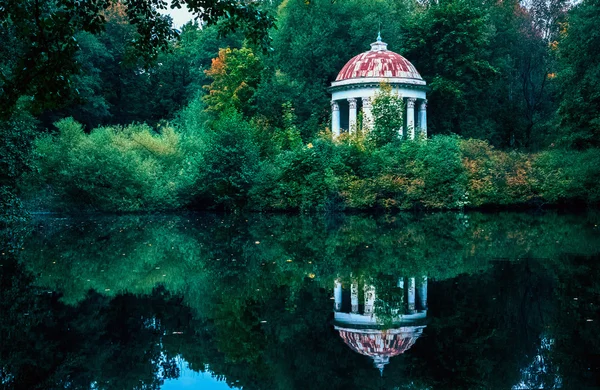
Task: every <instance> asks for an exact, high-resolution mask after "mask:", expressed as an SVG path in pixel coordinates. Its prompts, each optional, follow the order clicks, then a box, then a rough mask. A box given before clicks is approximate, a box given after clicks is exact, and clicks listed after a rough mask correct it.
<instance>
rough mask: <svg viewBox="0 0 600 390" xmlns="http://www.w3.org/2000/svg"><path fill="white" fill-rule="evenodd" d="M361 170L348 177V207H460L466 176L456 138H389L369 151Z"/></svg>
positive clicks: (462, 202) (345, 192)
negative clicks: (422, 139) (425, 139)
mask: <svg viewBox="0 0 600 390" xmlns="http://www.w3.org/2000/svg"><path fill="white" fill-rule="evenodd" d="M366 160H367V161H366V163H365V164H364V166H363V167H362V169H361V170H360V171H359V175H358V176H355V177H352V178H351V179H350V180H349V181H347V182H346V184H347V185H346V186H345V189H344V199H345V200H346V202H347V205H348V207H351V208H354V207H356V208H367V207H372V206H374V205H376V206H378V207H382V208H385V209H394V208H397V209H410V208H413V207H424V208H442V209H447V208H460V207H463V206H464V205H465V201H466V192H465V184H466V178H465V175H464V168H463V166H462V163H461V156H460V149H459V138H458V137H451V136H436V137H433V138H432V139H430V140H427V141H419V140H417V141H403V142H394V143H389V144H387V145H385V146H383V147H381V148H379V149H375V150H374V151H372V153H371V155H370V156H369V157H368V158H367V159H366Z"/></svg>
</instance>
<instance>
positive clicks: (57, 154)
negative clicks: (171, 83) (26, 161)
mask: <svg viewBox="0 0 600 390" xmlns="http://www.w3.org/2000/svg"><path fill="white" fill-rule="evenodd" d="M56 127H57V128H58V129H59V133H58V134H57V135H55V136H46V137H44V138H41V139H40V140H38V141H37V143H36V153H38V155H39V159H38V160H37V162H36V163H37V167H36V168H37V170H38V172H39V173H38V175H37V177H36V180H39V182H40V183H39V184H40V185H41V186H43V189H44V190H46V191H49V192H50V196H51V198H52V199H53V200H54V201H55V202H56V204H57V205H58V206H59V207H62V208H66V209H72V210H73V209H78V210H81V209H82V208H83V209H89V210H103V211H142V210H145V211H146V210H163V209H174V208H179V207H182V206H183V205H185V204H187V203H188V202H189V200H188V199H189V197H190V195H191V192H192V186H193V184H194V183H195V181H196V176H197V170H196V168H195V167H193V166H192V164H191V162H190V161H189V159H188V157H189V156H191V153H190V152H188V153H186V154H187V156H183V155H182V154H183V153H185V152H184V151H183V150H182V147H181V142H180V136H179V135H178V134H177V133H176V132H175V130H174V129H173V128H172V127H163V128H161V129H160V133H157V132H154V131H153V130H152V129H150V128H149V127H148V126H145V125H130V126H127V127H124V128H119V127H105V128H98V129H95V130H94V131H92V132H91V133H90V134H85V133H84V132H83V129H82V126H81V125H80V124H79V123H77V122H75V121H74V120H73V119H70V118H68V119H64V120H61V121H59V122H57V123H56Z"/></svg>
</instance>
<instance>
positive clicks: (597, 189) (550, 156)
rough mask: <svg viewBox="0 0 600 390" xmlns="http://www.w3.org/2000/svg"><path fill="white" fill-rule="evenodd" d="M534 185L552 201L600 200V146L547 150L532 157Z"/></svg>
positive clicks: (545, 197)
mask: <svg viewBox="0 0 600 390" xmlns="http://www.w3.org/2000/svg"><path fill="white" fill-rule="evenodd" d="M533 173H534V175H535V176H534V177H535V184H536V185H535V188H536V190H537V191H538V192H539V194H540V196H541V198H542V199H544V201H546V202H549V203H567V202H569V203H589V204H595V205H597V204H599V203H600V150H599V149H592V148H590V149H588V150H585V151H582V152H575V151H566V150H559V149H554V150H548V151H546V152H542V153H540V154H539V155H538V156H537V158H536V159H535V160H534V161H533Z"/></svg>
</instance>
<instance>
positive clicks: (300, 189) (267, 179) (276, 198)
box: [250, 138, 348, 211]
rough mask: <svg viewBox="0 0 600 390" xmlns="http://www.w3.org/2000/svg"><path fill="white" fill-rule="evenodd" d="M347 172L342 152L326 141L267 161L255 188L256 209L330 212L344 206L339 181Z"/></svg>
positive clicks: (253, 198) (323, 140)
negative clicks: (340, 197) (341, 200)
mask: <svg viewBox="0 0 600 390" xmlns="http://www.w3.org/2000/svg"><path fill="white" fill-rule="evenodd" d="M347 172H348V167H347V166H346V165H345V164H344V163H343V161H342V159H341V155H340V150H339V149H338V148H337V147H336V145H335V144H334V143H333V142H332V141H331V140H330V139H327V138H317V139H315V140H313V142H311V143H308V144H307V145H305V146H301V147H297V148H295V149H292V150H288V151H284V152H282V153H280V154H279V155H277V156H276V157H275V158H274V159H273V160H267V161H264V162H263V163H262V164H261V170H260V172H259V174H258V181H257V182H256V186H255V187H254V188H253V189H252V192H251V194H250V195H251V198H252V205H253V208H255V209H262V210H264V209H267V210H268V209H274V210H286V209H294V210H300V211H309V210H331V209H336V208H339V207H340V206H341V203H340V199H339V188H340V178H341V177H343V176H344V175H345V174H346V173H347Z"/></svg>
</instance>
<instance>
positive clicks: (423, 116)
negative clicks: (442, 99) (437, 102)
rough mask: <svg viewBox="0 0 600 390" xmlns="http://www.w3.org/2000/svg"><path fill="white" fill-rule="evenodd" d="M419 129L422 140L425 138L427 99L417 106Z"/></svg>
mask: <svg viewBox="0 0 600 390" xmlns="http://www.w3.org/2000/svg"><path fill="white" fill-rule="evenodd" d="M419 127H420V128H421V134H422V137H423V138H427V99H424V100H423V101H421V105H420V106H419Z"/></svg>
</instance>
